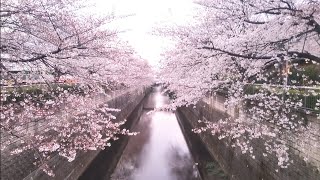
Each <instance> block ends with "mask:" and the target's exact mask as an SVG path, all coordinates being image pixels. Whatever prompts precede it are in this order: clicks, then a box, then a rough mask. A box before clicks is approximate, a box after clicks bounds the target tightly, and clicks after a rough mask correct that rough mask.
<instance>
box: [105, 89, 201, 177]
mask: <svg viewBox="0 0 320 180" xmlns="http://www.w3.org/2000/svg"><path fill="white" fill-rule="evenodd" d="M167 102H168V98H167V97H166V96H164V95H162V94H161V93H160V90H159V87H158V88H157V89H156V91H155V92H153V93H151V95H150V97H149V99H148V102H147V103H146V106H148V107H151V105H152V106H153V107H156V108H159V107H161V106H162V105H164V104H166V103H167ZM134 131H139V132H140V134H138V135H137V136H133V137H131V138H130V140H129V142H128V145H127V147H126V149H125V150H124V152H123V155H122V157H121V159H120V161H119V163H118V165H117V167H116V170H115V171H114V173H113V175H112V178H111V179H112V180H151V179H152V180H198V179H200V177H199V175H198V171H197V169H196V166H195V163H194V162H193V160H192V157H191V154H190V152H189V150H188V147H187V144H186V142H185V140H184V137H183V134H182V132H181V130H180V127H179V124H178V122H177V120H176V117H175V115H174V113H172V112H164V111H156V112H153V113H148V111H145V112H144V113H143V114H142V116H141V118H140V121H139V123H138V124H137V126H136V127H135V128H134Z"/></svg>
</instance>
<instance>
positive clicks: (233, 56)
mask: <svg viewBox="0 0 320 180" xmlns="http://www.w3.org/2000/svg"><path fill="white" fill-rule="evenodd" d="M197 2H198V4H200V5H202V9H201V10H200V11H199V15H198V17H197V19H198V23H197V24H195V25H191V26H186V27H177V28H173V29H162V30H160V32H161V33H163V34H164V35H166V36H170V37H172V38H173V39H175V40H176V41H177V44H176V47H175V49H173V50H170V51H168V52H167V53H166V54H165V60H164V61H163V67H162V71H161V77H162V81H163V82H164V83H166V84H167V85H168V89H170V90H171V91H174V92H175V95H176V99H175V100H174V101H173V108H175V107H177V106H182V105H191V104H195V103H197V102H198V101H199V100H200V99H201V98H203V97H204V96H205V95H207V94H208V93H210V94H215V93H219V92H221V91H223V92H227V94H228V98H227V99H226V107H227V108H232V107H236V106H240V107H242V108H241V109H240V115H239V117H238V118H236V119H232V118H230V119H224V120H222V121H219V122H217V123H212V122H207V124H206V127H205V128H203V129H200V130H199V131H198V132H201V131H203V130H210V131H211V132H212V133H213V134H216V133H217V134H218V135H219V137H220V138H228V137H229V138H232V139H236V140H235V143H234V145H235V146H236V147H240V148H241V150H242V152H243V153H247V152H248V153H250V154H251V155H252V152H253V149H252V146H251V145H250V143H249V142H250V141H251V140H252V139H257V138H264V139H273V140H272V141H268V142H266V144H265V147H266V152H267V153H276V154H277V156H278V158H279V165H280V166H281V167H286V166H287V164H289V159H288V158H287V154H286V153H287V150H288V149H287V148H286V146H285V143H284V142H283V141H282V140H281V138H283V137H284V136H285V134H286V132H295V133H298V134H299V133H300V134H299V135H301V136H302V134H303V133H302V132H307V131H305V127H304V126H301V124H302V123H303V118H302V117H301V116H298V114H297V113H296V111H295V110H294V109H297V108H301V106H303V105H302V104H303V103H302V99H301V98H297V95H298V94H299V92H298V93H297V91H295V92H296V93H297V94H294V93H293V91H292V90H291V91H289V89H288V88H287V84H292V83H288V80H290V79H288V76H289V74H290V73H291V72H290V70H289V67H291V68H290V69H291V71H292V70H294V69H298V68H299V67H298V66H297V65H298V63H300V62H307V63H309V64H311V65H314V66H316V65H319V63H320V51H319V50H320V38H319V37H320V26H319V25H320V2H319V1H314V0H303V1H298V0H267V1H264V0H261V1H260V0H239V1H233V0H201V1H197ZM274 73H276V74H278V75H277V76H276V78H277V79H272V80H271V79H270V77H272V76H271V74H274ZM298 76H303V78H304V79H306V80H307V79H308V78H307V77H305V76H306V74H301V73H299V74H298ZM309 79H310V78H309ZM313 79H314V78H313ZM256 82H259V83H263V85H261V86H259V88H256V91H255V93H251V94H250V93H248V90H249V88H252V87H256V85H255V83H256ZM271 83H272V84H273V85H276V86H277V87H276V88H275V86H273V85H272V84H271ZM305 84H308V83H305ZM312 85H313V86H314V85H318V86H319V82H313V83H312ZM305 92H306V91H305ZM300 93H301V92H300ZM307 95H313V96H317V95H319V91H314V90H310V91H309V90H308V92H307ZM248 104H250V105H249V106H248ZM317 105H319V102H318V103H317ZM246 107H247V108H246ZM248 107H249V108H248ZM270 122H271V123H272V124H276V125H278V126H276V128H270V127H269V126H266V124H268V123H270ZM304 135H305V134H304ZM279 137H281V138H279ZM314 146H316V145H314ZM252 156H253V155H252Z"/></svg>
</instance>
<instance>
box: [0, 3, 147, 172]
mask: <svg viewBox="0 0 320 180" xmlns="http://www.w3.org/2000/svg"><path fill="white" fill-rule="evenodd" d="M83 8H84V7H83V4H82V2H81V1H80V0H3V1H1V7H0V17H1V20H0V26H1V38H0V50H1V62H0V68H1V77H2V78H3V77H10V75H11V72H10V68H8V67H21V68H22V69H27V70H28V71H31V70H32V71H38V72H48V73H49V72H50V73H51V77H49V76H43V77H42V78H43V79H44V81H46V82H47V85H48V87H42V89H40V90H37V92H32V93H31V94H28V93H27V91H28V90H27V91H26V90H25V89H26V88H21V87H19V86H16V87H13V88H4V87H1V124H0V127H1V131H3V132H4V133H6V134H8V135H10V136H12V137H14V138H20V139H22V146H21V147H17V148H16V149H14V150H13V151H12V153H20V152H22V151H25V150H28V149H33V150H36V152H38V153H39V156H40V165H41V167H42V168H43V169H44V170H45V171H46V172H47V173H48V174H49V175H53V172H52V171H51V170H50V168H48V166H47V165H46V161H47V159H49V158H50V155H51V153H52V152H58V153H59V155H61V156H64V157H66V158H67V159H68V160H69V161H72V160H73V159H74V158H75V156H76V154H77V153H78V152H79V151H81V150H83V151H86V150H94V149H98V148H100V149H103V148H104V147H105V146H108V145H109V141H110V140H111V139H116V136H117V135H118V134H130V133H129V132H128V131H125V130H124V131H123V130H121V127H120V126H121V124H122V123H123V122H118V123H115V122H114V118H115V117H114V116H113V115H112V112H114V111H119V110H117V109H112V108H108V107H107V106H106V105H103V106H102V105H101V103H102V102H99V101H96V100H95V99H94V98H93V97H94V96H95V93H96V92H101V90H102V91H104V90H108V89H109V90H110V89H114V88H116V87H118V86H121V87H125V88H128V87H131V88H134V87H141V86H144V85H148V84H149V83H150V82H151V76H150V72H151V70H150V67H149V65H148V64H147V62H145V61H144V60H142V59H141V58H140V57H139V56H137V55H136V54H135V52H134V51H133V49H132V48H131V47H129V46H128V45H127V44H126V43H125V42H123V41H121V40H120V39H119V38H118V37H117V31H113V30H110V29H108V28H107V27H106V25H107V24H108V23H109V22H110V21H112V20H114V17H113V16H106V17H98V16H96V15H93V14H92V15H88V12H87V13H83V11H82V10H83ZM29 67H30V68H29ZM50 73H49V74H50ZM63 75H69V76H71V77H73V78H74V79H75V80H76V83H77V85H76V86H74V87H70V88H64V87H60V86H58V87H57V86H56V85H53V84H51V83H52V81H53V79H56V81H58V79H59V78H60V77H61V76H63ZM78 88H79V89H78ZM28 92H29V91H28ZM38 92H40V93H38ZM80 92H81V93H80ZM9 97H10V101H9V100H8V98H9ZM21 97H23V98H21ZM99 103H100V104H99ZM39 120H44V121H46V122H48V126H47V128H46V129H45V130H44V132H36V134H32V133H31V134H30V133H29V132H26V133H27V134H25V133H24V132H20V130H21V128H22V129H23V126H25V125H26V124H28V123H30V122H38V121H39ZM10 142H11V141H10V140H9V141H6V142H4V143H2V148H5V147H6V146H7V145H9V144H10Z"/></svg>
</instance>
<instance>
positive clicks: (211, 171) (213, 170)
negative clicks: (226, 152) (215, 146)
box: [205, 162, 227, 179]
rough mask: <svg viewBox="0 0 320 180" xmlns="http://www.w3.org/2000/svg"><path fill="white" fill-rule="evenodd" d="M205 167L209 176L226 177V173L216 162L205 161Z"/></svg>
mask: <svg viewBox="0 0 320 180" xmlns="http://www.w3.org/2000/svg"><path fill="white" fill-rule="evenodd" d="M205 168H206V171H207V173H208V175H209V176H219V177H220V178H223V179H227V175H226V174H225V173H224V171H223V170H222V169H221V168H220V166H219V165H218V164H217V163H215V162H208V163H206V166H205Z"/></svg>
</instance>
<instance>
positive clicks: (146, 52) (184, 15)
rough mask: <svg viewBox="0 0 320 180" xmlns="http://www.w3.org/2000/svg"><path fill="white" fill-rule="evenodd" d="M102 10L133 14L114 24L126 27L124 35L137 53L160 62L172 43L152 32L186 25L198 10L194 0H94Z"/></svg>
mask: <svg viewBox="0 0 320 180" xmlns="http://www.w3.org/2000/svg"><path fill="white" fill-rule="evenodd" d="M94 1H95V3H96V6H95V9H96V10H97V12H99V13H110V12H114V14H115V15H116V16H117V15H119V16H121V15H132V16H129V17H127V18H123V19H120V20H117V21H116V22H114V23H113V26H115V28H117V29H119V30H126V32H124V33H121V34H120V37H121V38H123V39H124V40H126V41H128V42H129V44H130V45H131V46H133V47H134V48H135V50H136V51H137V53H138V54H139V55H140V56H141V57H142V58H144V59H146V60H148V61H149V63H150V64H151V65H155V66H156V65H157V63H158V61H159V60H160V58H161V56H160V55H161V53H162V52H163V51H164V49H165V48H166V47H170V45H171V44H172V43H170V42H169V41H168V40H166V39H165V38H163V37H157V36H155V35H152V34H151V32H152V30H153V28H154V27H156V26H162V25H170V24H171V25H173V24H186V23H188V22H189V21H190V20H191V19H192V16H193V14H194V12H195V8H194V7H195V4H194V3H193V0H94Z"/></svg>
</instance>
